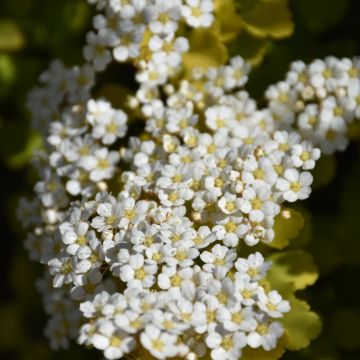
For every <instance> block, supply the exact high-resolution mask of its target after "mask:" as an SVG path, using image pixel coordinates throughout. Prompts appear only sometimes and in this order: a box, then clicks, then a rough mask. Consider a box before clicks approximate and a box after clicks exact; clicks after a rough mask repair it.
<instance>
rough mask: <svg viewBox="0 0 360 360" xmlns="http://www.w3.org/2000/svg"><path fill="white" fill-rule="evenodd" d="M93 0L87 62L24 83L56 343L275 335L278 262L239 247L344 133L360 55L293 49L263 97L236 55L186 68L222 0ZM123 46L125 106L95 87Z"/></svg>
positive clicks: (39, 246)
mask: <svg viewBox="0 0 360 360" xmlns="http://www.w3.org/2000/svg"><path fill="white" fill-rule="evenodd" d="M90 2H91V3H94V4H96V6H97V9H99V10H101V11H102V12H101V13H100V14H97V15H96V16H95V17H94V27H95V29H96V32H90V33H89V34H88V36H87V45H86V46H85V48H84V57H85V59H86V63H85V64H84V65H83V66H81V67H73V68H70V69H67V68H65V67H64V66H63V65H62V64H61V63H60V62H58V61H56V62H54V63H52V65H51V66H50V69H49V70H48V71H47V72H45V73H44V74H43V75H41V77H40V81H41V82H42V87H41V88H38V89H35V90H34V91H33V92H32V93H31V94H30V96H29V108H30V110H31V113H32V118H33V123H34V127H35V128H37V129H38V130H39V131H40V132H41V133H42V134H43V136H44V149H43V150H42V151H40V152H39V153H38V154H36V156H35V161H34V164H35V166H36V167H37V169H38V171H39V176H40V180H39V181H38V182H37V183H36V185H35V189H34V190H35V193H36V197H35V199H34V200H33V201H27V200H22V201H21V203H20V207H19V218H20V219H21V221H22V223H23V224H24V226H25V227H26V228H27V229H28V230H29V232H28V236H27V238H26V241H25V246H26V247H27V249H28V250H29V252H30V256H31V258H32V259H33V260H36V261H39V262H40V263H42V264H45V265H46V269H45V275H44V278H43V279H42V280H40V281H39V284H38V285H39V286H38V287H39V289H40V291H41V292H42V294H43V300H44V306H45V309H46V311H47V312H48V314H49V315H50V316H51V318H50V321H49V323H48V326H47V328H46V334H47V336H48V337H49V339H50V342H51V345H52V347H53V348H55V349H56V348H66V347H67V346H68V340H69V339H77V340H78V342H79V343H81V344H85V345H86V346H93V347H95V348H97V349H100V350H103V351H104V356H105V357H106V358H108V359H117V358H121V357H122V356H123V355H124V354H127V353H136V352H139V351H142V350H140V349H146V350H147V351H148V352H150V353H151V354H152V355H153V356H154V357H155V358H158V359H164V358H169V357H174V356H181V357H184V358H188V359H196V358H201V357H203V356H205V355H206V354H210V356H211V358H213V359H218V358H219V360H220V359H224V360H226V359H228V360H236V359H239V358H240V357H241V352H242V349H243V348H245V347H247V346H248V347H250V348H260V347H262V348H263V349H264V350H267V351H268V350H271V349H273V348H275V347H276V345H277V343H278V339H279V338H281V337H282V335H283V333H284V329H283V325H282V324H281V317H282V316H283V314H284V313H286V312H288V311H289V310H290V305H289V303H288V302H287V301H286V300H283V298H282V297H281V295H280V294H279V293H278V292H277V291H276V289H271V286H270V284H269V283H268V282H267V281H266V273H267V270H268V269H269V268H270V266H271V264H270V263H269V262H267V261H265V260H264V258H263V256H262V255H261V254H260V253H259V252H256V253H254V254H250V255H249V256H247V257H246V258H244V257H241V250H242V248H243V247H244V246H254V245H256V244H258V243H259V242H262V243H265V244H266V243H270V242H271V241H272V240H273V239H274V236H275V234H274V221H275V218H276V217H277V216H281V215H280V214H281V209H282V208H283V204H284V203H286V202H295V201H297V200H303V199H306V198H307V197H308V196H309V195H310V192H311V189H310V186H311V183H312V179H313V178H312V175H311V173H310V172H309V171H310V170H312V169H313V168H314V167H315V164H316V161H317V160H318V159H319V157H320V149H319V148H317V147H316V146H319V147H320V148H321V149H322V150H323V151H324V152H331V151H333V150H335V149H341V148H342V147H343V145H341V146H340V142H339V141H338V140H336V141H333V143H332V144H333V145H332V146H333V147H331V146H330V145H328V142H326V141H327V140H328V138H329V137H331V138H333V140H334V139H335V138H336V139H339V138H342V137H343V136H344V129H345V123H346V121H349V120H345V119H348V118H347V117H345V112H346V111H347V110H346V111H345V109H350V107H351V106H352V110H351V111H352V118H353V117H354V116H355V115H356V111H357V110H356V106H355V103H356V100H357V97H358V95H356V96H357V97H355V93H356V91H355V90H356V89H358V88H359V79H358V76H357V72H356V75H355V70H354V69H355V68H356V64H357V62H356V60H354V62H351V61H350V60H336V61H335V60H334V59H332V60H329V59H328V60H326V63H322V62H321V61H315V62H314V63H313V64H311V65H310V66H308V67H306V66H305V65H304V64H302V63H299V62H297V63H294V64H293V65H292V70H291V71H290V73H289V74H288V77H287V81H286V82H282V83H280V84H278V85H275V86H273V87H270V88H269V90H268V91H267V93H266V96H267V98H268V100H269V106H268V107H267V108H265V109H258V107H257V104H256V102H255V101H254V100H253V99H251V97H250V95H249V94H248V93H247V92H246V91H245V90H244V88H243V87H244V85H245V84H246V82H247V80H248V74H249V72H250V66H249V64H247V63H246V62H245V61H244V60H243V59H242V58H241V57H233V58H232V59H230V61H229V63H228V64H227V65H222V66H218V67H210V68H207V69H205V68H193V69H192V71H190V72H188V73H187V74H186V75H184V74H183V73H182V54H183V53H184V52H186V51H188V48H189V42H188V40H187V38H186V37H183V36H177V35H176V34H177V33H179V32H182V33H183V34H186V31H189V30H188V28H187V27H186V26H185V25H187V26H188V27H208V26H210V25H211V23H212V20H213V14H212V11H213V3H212V1H211V0H184V1H180V0H171V1H170V0H166V1H165V0H151V1H150V0H148V1H146V0H125V1H123V0H114V1H112V0H110V1H104V0H95V1H90ZM113 59H114V60H115V61H129V62H130V63H131V64H132V65H134V66H135V67H136V69H137V73H136V80H137V82H138V85H139V86H138V89H137V91H136V93H135V94H134V95H133V96H132V97H130V98H129V99H128V101H127V103H126V104H124V109H125V106H126V107H127V109H126V111H124V110H122V109H117V108H115V107H114V106H113V105H112V104H111V103H110V102H109V101H108V100H106V99H105V98H103V97H99V98H94V97H93V95H92V87H93V85H94V84H95V75H96V73H97V72H99V71H103V70H105V69H106V68H107V65H108V64H109V63H110V62H111V61H112V60H113ZM319 64H320V65H319ZM321 64H327V65H326V66H325V65H323V66H324V68H323V70H321ZM329 64H331V65H329ZM346 66H348V68H346ZM316 69H317V70H316ZM319 69H320V70H319ZM321 74H322V75H321ZM341 74H342V75H341ZM344 74H348V77H346V76H345V75H344ZM351 74H352V75H351ZM175 75H176V76H175ZM350 75H351V76H350ZM321 76H322V78H321ZM321 79H323V80H321ZM349 94H352V96H353V97H352V98H351V99H352V101H350V100H351V99H350V95H349ZM341 104H346V107H345V105H344V107H342V108H341V109H342V110H343V112H342V113H341V114H340V110H339V109H340V106H342V105H341ZM311 109H315V110H311ZM349 112H350V110H349ZM336 114H338V115H336ZM346 114H347V112H346ZM306 117H307V120H306ZM134 119H136V120H137V123H136V124H137V125H136V126H139V125H138V123H139V121H138V120H139V119H141V120H142V125H141V129H140V131H139V129H137V131H138V133H139V132H140V135H139V136H128V128H130V130H131V129H132V126H133V122H132V120H134ZM304 119H305V120H304ZM314 119H315V120H314ZM349 119H350V118H349ZM310 120H311V121H310ZM305 123H307V124H308V127H306V126H305V125H304V124H305ZM339 124H343V125H341V126H340V125H339ZM310 125H311V126H313V127H309V126H310ZM134 126H135V125H134ZM305 130H306V131H305ZM330 130H331V131H332V132H331V134H334V136H330V135H329V132H330ZM319 134H322V135H319ZM321 136H322V137H321ZM326 139H327V140H326ZM334 144H335V145H334ZM341 144H342V143H341ZM331 149H332V150H331Z"/></svg>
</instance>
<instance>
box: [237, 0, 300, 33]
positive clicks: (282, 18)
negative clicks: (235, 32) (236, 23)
mask: <svg viewBox="0 0 360 360" xmlns="http://www.w3.org/2000/svg"><path fill="white" fill-rule="evenodd" d="M241 17H242V18H243V21H244V24H245V30H246V31H248V32H249V33H250V34H251V35H253V36H256V37H259V38H264V37H267V36H270V37H273V38H275V39H281V38H284V37H287V36H290V35H291V34H292V33H293V31H294V24H293V22H292V20H291V12H290V10H289V7H288V1H287V0H271V1H269V0H268V1H265V0H263V1H260V2H257V3H256V5H255V6H253V7H251V8H250V9H248V10H246V11H243V12H241Z"/></svg>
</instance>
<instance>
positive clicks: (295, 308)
mask: <svg viewBox="0 0 360 360" xmlns="http://www.w3.org/2000/svg"><path fill="white" fill-rule="evenodd" d="M288 300H289V301H290V306H291V310H290V311H289V312H288V313H286V314H285V315H284V317H283V318H282V319H280V321H281V322H282V323H283V324H284V327H285V331H286V334H287V339H288V343H287V344H286V348H287V349H289V350H300V349H304V348H306V347H308V346H309V344H310V342H311V340H314V339H315V338H316V337H317V336H318V335H319V334H320V332H321V327H322V325H321V321H320V318H319V316H318V315H317V314H316V313H315V312H313V311H311V310H310V306H309V304H308V303H306V302H305V301H302V300H299V299H297V298H296V297H295V296H291V297H290V298H288Z"/></svg>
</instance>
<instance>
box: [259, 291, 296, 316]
mask: <svg viewBox="0 0 360 360" xmlns="http://www.w3.org/2000/svg"><path fill="white" fill-rule="evenodd" d="M257 296H258V299H259V300H258V301H257V305H258V306H259V308H260V309H261V310H263V311H264V312H265V313H267V314H268V315H269V316H270V317H272V318H280V317H282V316H283V313H285V312H288V311H289V310H290V305H289V302H288V301H286V300H283V299H282V297H281V296H280V295H279V293H278V292H277V291H275V290H272V291H270V292H269V293H268V294H266V293H265V291H259V292H258V294H257Z"/></svg>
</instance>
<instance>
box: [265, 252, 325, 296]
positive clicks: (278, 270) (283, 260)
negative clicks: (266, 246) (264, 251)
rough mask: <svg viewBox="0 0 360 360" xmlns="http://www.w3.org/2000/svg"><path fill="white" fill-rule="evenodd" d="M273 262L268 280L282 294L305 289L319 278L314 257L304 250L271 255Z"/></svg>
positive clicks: (270, 258)
mask: <svg viewBox="0 0 360 360" xmlns="http://www.w3.org/2000/svg"><path fill="white" fill-rule="evenodd" d="M268 260H270V261H271V262H272V266H271V268H270V270H269V273H268V276H267V280H268V281H269V282H270V284H271V287H272V288H273V289H276V290H277V291H279V293H280V294H282V295H284V296H285V295H289V294H292V293H294V292H295V291H296V290H302V289H305V288H306V287H307V286H309V285H312V284H314V283H315V281H316V280H317V278H318V272H317V269H316V267H315V265H314V262H313V259H312V257H311V256H310V255H309V254H308V253H306V252H305V251H303V250H291V251H283V252H281V253H276V254H273V255H271V256H270V257H269V258H268Z"/></svg>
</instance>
